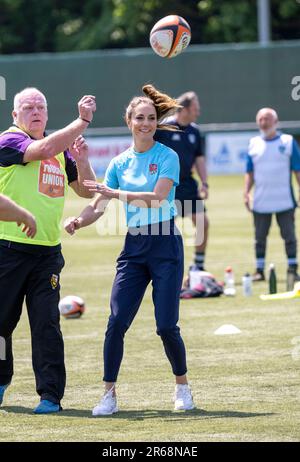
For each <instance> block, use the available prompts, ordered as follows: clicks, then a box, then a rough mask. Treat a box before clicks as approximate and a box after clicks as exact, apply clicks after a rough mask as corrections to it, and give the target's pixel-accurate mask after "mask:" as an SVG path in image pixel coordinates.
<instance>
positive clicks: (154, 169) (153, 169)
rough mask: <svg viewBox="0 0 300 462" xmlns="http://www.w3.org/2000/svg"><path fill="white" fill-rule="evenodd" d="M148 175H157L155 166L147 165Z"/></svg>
mask: <svg viewBox="0 0 300 462" xmlns="http://www.w3.org/2000/svg"><path fill="white" fill-rule="evenodd" d="M149 173H150V175H154V174H155V173H157V164H150V165H149Z"/></svg>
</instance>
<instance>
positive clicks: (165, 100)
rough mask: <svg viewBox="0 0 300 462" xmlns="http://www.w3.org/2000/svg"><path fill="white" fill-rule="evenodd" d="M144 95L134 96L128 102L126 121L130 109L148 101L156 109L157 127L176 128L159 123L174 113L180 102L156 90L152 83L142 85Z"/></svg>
mask: <svg viewBox="0 0 300 462" xmlns="http://www.w3.org/2000/svg"><path fill="white" fill-rule="evenodd" d="M142 90H143V92H144V93H145V95H146V97H145V96H136V97H135V98H133V99H132V100H131V102H130V103H129V105H128V107H127V110H126V121H127V122H128V121H129V120H130V119H131V115H132V111H133V109H135V108H136V107H137V106H138V105H139V104H142V103H148V104H149V103H150V104H153V106H154V107H155V110H156V115H157V122H158V124H157V128H164V129H167V130H177V128H176V127H174V126H173V125H167V124H160V121H161V120H163V119H165V118H166V117H168V116H171V115H172V114H174V113H175V112H176V111H177V110H178V109H180V108H181V106H180V104H178V102H177V101H176V99H173V98H171V97H170V96H168V95H167V94H165V93H161V92H160V91H158V90H157V89H156V88H155V87H154V86H153V85H150V84H148V85H144V86H143V88H142Z"/></svg>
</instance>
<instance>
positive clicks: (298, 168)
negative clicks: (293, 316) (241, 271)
mask: <svg viewBox="0 0 300 462" xmlns="http://www.w3.org/2000/svg"><path fill="white" fill-rule="evenodd" d="M256 123H257V125H258V127H259V129H260V135H259V136H255V137H253V138H251V140H250V143H249V149H248V156H247V167H246V175H245V190H244V202H245V206H246V207H247V209H248V210H249V211H251V212H253V218H254V227H255V254H256V271H255V273H254V274H253V276H252V279H253V281H263V280H264V279H265V275H264V267H265V255H266V242H267V236H268V233H269V229H270V226H271V222H272V215H273V214H275V215H276V220H277V223H278V226H279V228H280V233H281V237H282V238H283V240H284V242H285V251H286V255H287V261H288V271H289V272H293V273H294V277H295V280H300V277H299V275H298V274H297V268H298V261H297V239H296V233H295V208H296V207H297V202H296V200H295V197H294V192H293V187H292V172H294V173H295V176H296V179H297V183H298V185H299V187H300V149H299V146H298V144H297V142H296V141H295V139H294V138H293V137H292V135H288V134H284V133H280V132H278V131H277V124H278V116H277V113H276V111H275V110H274V109H272V108H262V109H260V110H259V111H258V113H257V115H256ZM253 185H254V197H253V206H252V207H251V202H250V191H251V189H252V186H253Z"/></svg>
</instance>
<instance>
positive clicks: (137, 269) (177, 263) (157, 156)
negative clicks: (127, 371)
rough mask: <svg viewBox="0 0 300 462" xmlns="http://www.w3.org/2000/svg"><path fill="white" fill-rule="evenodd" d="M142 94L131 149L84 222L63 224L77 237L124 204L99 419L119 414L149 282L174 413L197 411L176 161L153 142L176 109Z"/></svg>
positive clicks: (111, 170)
mask: <svg viewBox="0 0 300 462" xmlns="http://www.w3.org/2000/svg"><path fill="white" fill-rule="evenodd" d="M143 91H144V93H145V95H146V96H138V97H135V98H133V100H132V101H131V102H130V103H129V106H128V108H127V111H126V122H127V125H128V127H129V129H130V131H131V132H132V136H133V145H132V146H131V147H130V148H129V149H127V150H126V151H125V152H123V153H121V154H120V155H118V156H116V157H115V158H114V159H112V161H111V162H110V164H109V166H108V169H107V172H106V175H105V180H104V183H103V184H100V183H96V182H93V181H86V182H85V185H86V186H87V187H88V188H89V190H90V191H95V192H98V193H100V194H98V195H97V197H96V198H95V199H94V200H93V202H92V203H91V204H90V205H89V206H88V207H86V208H85V209H84V210H83V211H82V213H81V214H80V216H79V217H71V218H68V219H67V220H66V222H65V229H66V231H67V232H69V233H70V234H74V232H75V231H76V230H78V229H79V228H82V227H84V226H88V225H90V224H91V223H93V222H95V221H96V220H97V219H98V218H99V217H100V216H101V215H103V213H104V209H105V207H106V205H107V203H108V201H109V200H110V199H112V198H115V199H119V200H121V201H122V202H124V206H125V213H126V220H127V226H128V233H127V235H126V239H125V245H124V248H123V250H122V252H121V254H120V256H119V257H118V259H117V273H116V276H115V280H114V283H113V288H112V294H111V315H110V318H109V322H108V326H107V330H106V334H105V342H104V378H103V380H104V383H105V393H104V396H103V397H102V399H101V400H100V402H99V404H98V405H97V406H96V407H95V408H94V409H93V415H94V416H98V415H109V414H113V413H115V412H117V411H118V408H117V400H116V390H115V382H116V381H117V376H118V373H119V369H120V365H121V361H122V357H123V348H124V335H125V333H126V331H127V330H128V328H129V327H130V325H131V323H132V321H133V319H134V317H135V315H136V313H137V311H138V309H139V307H140V304H141V302H142V299H143V296H144V294H145V290H146V288H147V286H148V284H149V283H150V282H151V281H152V285H153V302H154V307H155V320H156V326H157V334H158V335H159V336H160V337H161V339H162V342H163V345H164V348H165V352H166V355H167V358H168V359H169V361H170V364H171V367H172V371H173V374H174V375H175V380H176V386H175V395H174V401H175V410H190V409H193V408H194V403H193V398H192V394H191V390H190V388H189V385H188V382H187V377H186V372H187V367H186V354H185V347H184V343H183V340H182V338H181V335H180V329H179V327H178V326H177V322H178V317H179V295H180V289H181V283H182V276H183V246H182V238H181V235H180V233H179V231H178V229H177V228H176V226H175V224H174V217H175V216H176V213H177V212H176V206H175V204H174V198H175V187H176V186H177V185H178V181H179V160H178V156H177V154H176V153H175V152H174V151H173V150H172V149H170V148H168V147H167V146H165V145H163V144H161V143H158V142H155V141H154V138H153V137H154V134H155V132H156V129H157V128H158V127H161V126H162V125H160V124H159V121H160V120H162V119H163V118H165V117H166V116H167V115H170V114H171V113H173V112H174V111H175V110H176V109H177V108H178V104H177V102H176V100H173V99H172V98H170V97H169V96H168V95H165V94H163V93H160V92H159V91H157V90H156V89H155V88H154V87H153V86H152V85H145V86H144V87H143ZM171 129H172V128H171ZM141 340H142V339H141Z"/></svg>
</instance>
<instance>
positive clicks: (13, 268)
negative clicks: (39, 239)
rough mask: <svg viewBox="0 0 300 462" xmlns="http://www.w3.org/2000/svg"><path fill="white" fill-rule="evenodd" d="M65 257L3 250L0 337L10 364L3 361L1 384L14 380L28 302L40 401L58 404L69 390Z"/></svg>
mask: <svg viewBox="0 0 300 462" xmlns="http://www.w3.org/2000/svg"><path fill="white" fill-rule="evenodd" d="M63 266H64V259H63V256H62V254H61V252H57V253H53V254H49V255H34V254H31V253H26V252H20V251H18V250H15V249H12V248H7V247H2V246H0V336H1V337H3V338H4V339H5V343H6V360H0V385H6V384H7V383H9V382H10V381H11V379H12V376H13V352H12V334H13V331H14V329H15V327H16V326H17V323H18V321H19V319H20V316H21V312H22V305H23V301H24V299H25V300H26V305H27V311H28V317H29V323H30V329H31V343H32V364H33V370H34V374H35V379H36V390H37V393H38V394H39V395H40V396H41V399H48V400H50V401H52V402H55V403H59V402H60V400H61V398H62V396H63V394H64V388H65V381H66V373H65V366H64V345H63V339H62V334H61V331H60V325H59V311H58V302H59V289H60V286H59V274H60V272H61V269H62V268H63Z"/></svg>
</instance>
